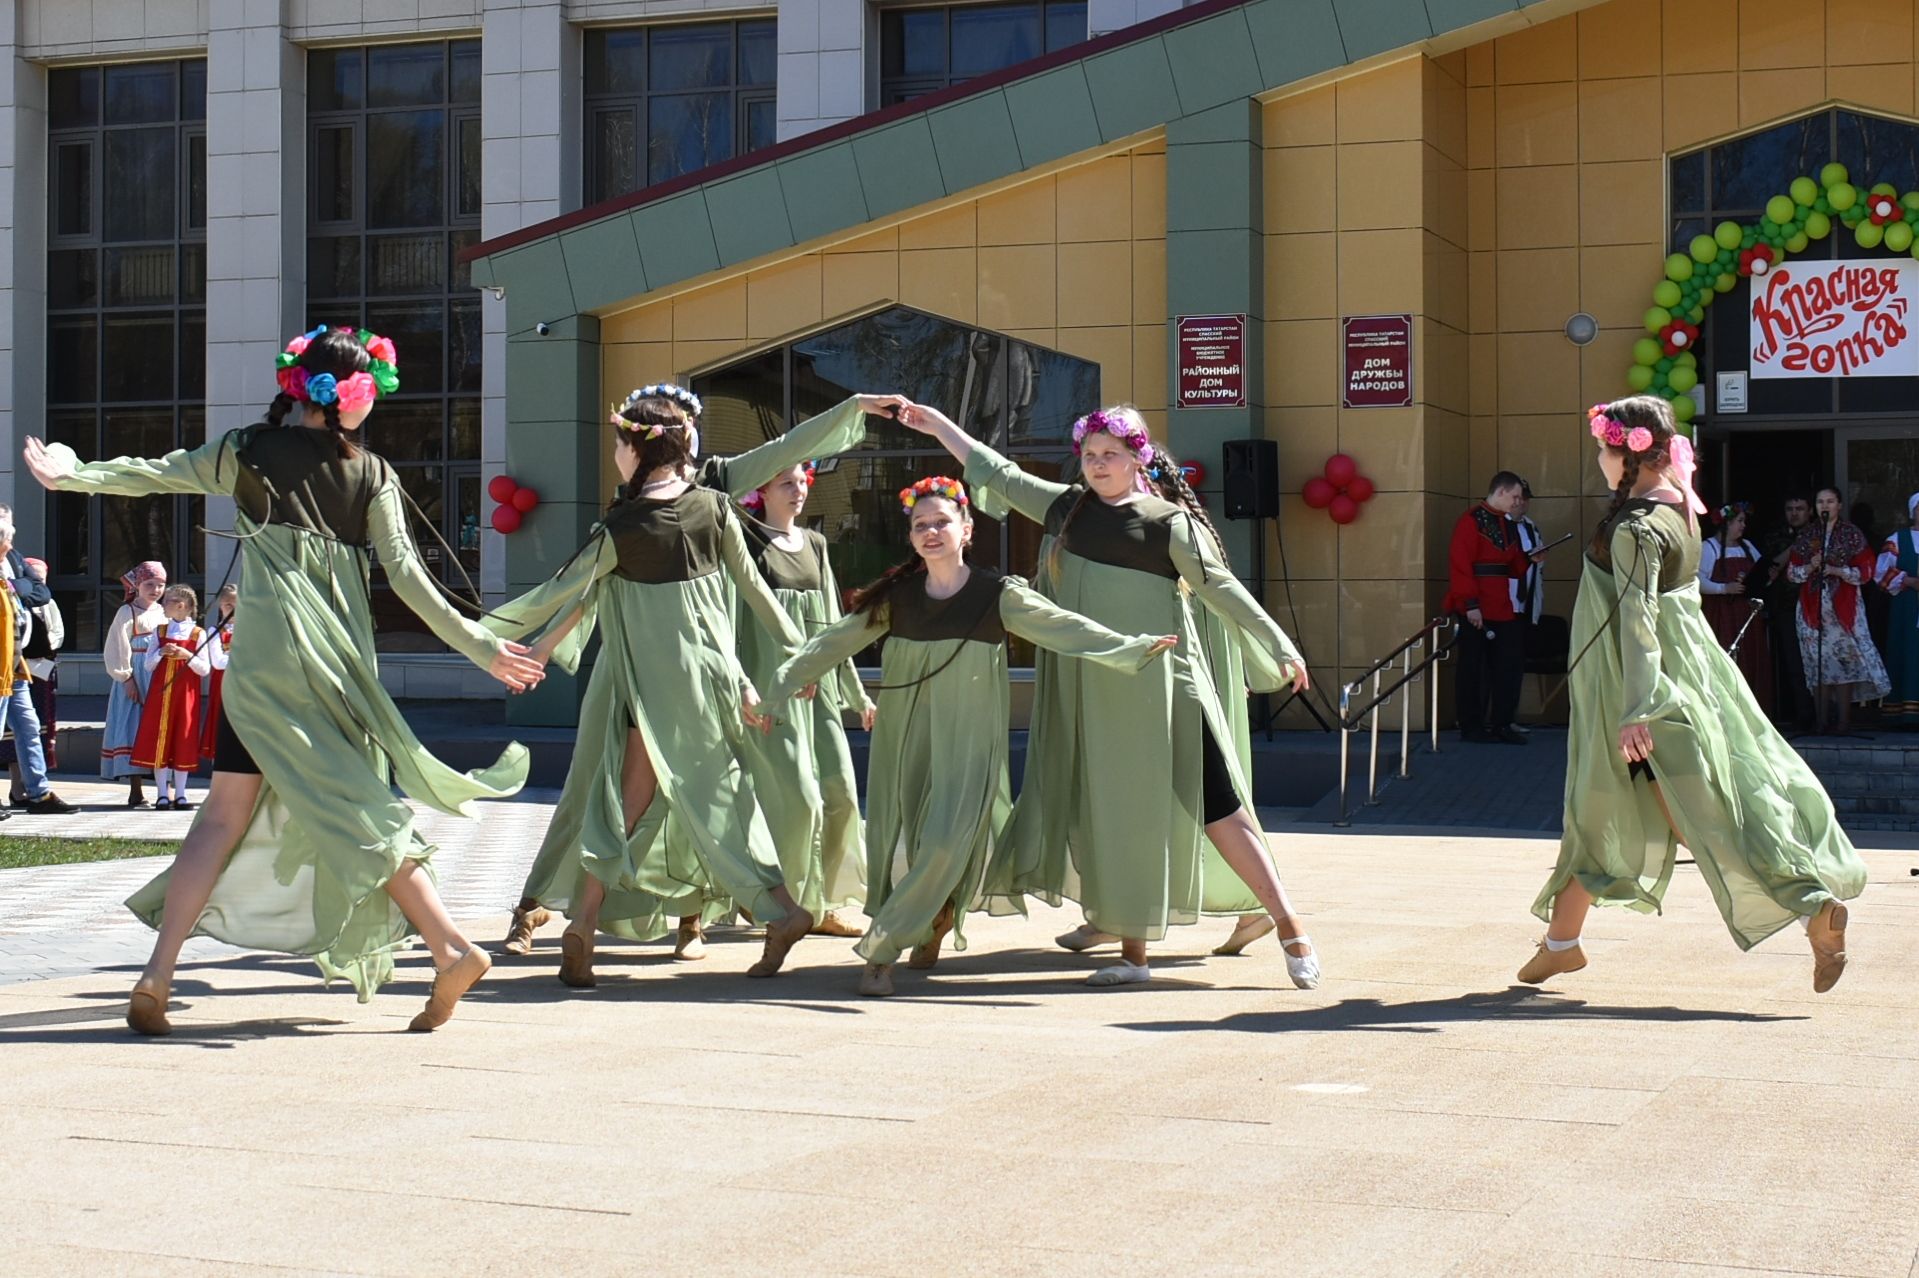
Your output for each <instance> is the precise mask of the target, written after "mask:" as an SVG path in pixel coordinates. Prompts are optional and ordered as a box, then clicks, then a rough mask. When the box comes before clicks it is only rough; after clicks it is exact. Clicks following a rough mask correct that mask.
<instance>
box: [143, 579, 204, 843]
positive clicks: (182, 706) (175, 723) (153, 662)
mask: <svg viewBox="0 0 1919 1278" xmlns="http://www.w3.org/2000/svg"><path fill="white" fill-rule="evenodd" d="M160 606H161V608H162V609H163V610H164V611H165V612H166V615H167V619H166V623H165V624H164V625H162V626H161V627H160V628H159V630H157V631H155V632H154V636H153V643H152V644H151V645H150V646H149V647H148V649H147V654H146V658H145V661H146V667H147V698H146V702H145V704H144V705H142V706H141V709H140V735H139V736H138V737H136V738H134V742H133V762H134V765H135V766H136V767H142V768H152V769H153V788H154V789H155V790H156V791H158V793H157V794H156V795H155V796H154V800H153V806H154V807H156V808H178V809H179V810H181V811H186V810H187V809H188V808H191V807H192V806H193V805H192V804H191V803H189V802H187V774H188V773H190V772H192V771H193V770H194V769H196V768H198V767H199V766H200V681H201V680H202V679H204V678H206V674H207V671H208V670H210V669H211V668H212V666H213V659H212V657H211V656H210V654H209V652H208V649H209V648H210V647H211V646H212V645H210V644H209V643H208V642H207V635H206V631H204V630H202V629H200V627H199V626H198V625H196V624H194V620H193V615H194V613H196V612H198V611H199V610H200V599H199V597H198V596H197V595H195V594H194V593H193V587H192V586H169V587H167V593H166V594H165V596H163V597H162V599H161V604H160ZM169 787H171V788H172V795H171V797H169V796H168V788H169Z"/></svg>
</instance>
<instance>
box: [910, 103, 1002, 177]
mask: <svg viewBox="0 0 1919 1278" xmlns="http://www.w3.org/2000/svg"><path fill="white" fill-rule="evenodd" d="M926 123H927V127H928V128H930V129H931V130H932V131H933V150H934V151H935V153H936V154H937V155H938V158H939V169H940V178H941V180H942V181H944V182H945V184H946V190H947V193H948V194H953V193H956V192H959V191H964V190H967V189H969V188H972V187H975V186H982V185H984V184H985V183H987V182H993V181H997V180H998V179H1000V178H1003V177H1009V176H1011V175H1012V174H1015V173H1018V172H1019V171H1020V170H1021V169H1022V168H1024V167H1025V165H1024V164H1022V163H1021V161H1020V150H1019V143H1018V141H1017V140H1016V139H1015V138H1014V136H1013V117H1012V113H1011V112H1010V111H1009V110H1008V109H1007V106H1006V99H1005V97H1004V96H1003V95H1001V94H998V93H987V94H983V95H981V96H980V97H977V98H968V99H967V100H966V101H964V102H956V103H954V104H953V105H952V106H949V107H941V108H940V109H939V110H937V111H929V112H927V115H926Z"/></svg>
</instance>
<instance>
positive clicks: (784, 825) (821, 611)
mask: <svg viewBox="0 0 1919 1278" xmlns="http://www.w3.org/2000/svg"><path fill="white" fill-rule="evenodd" d="M865 437H866V416H865V414H864V413H862V412H861V411H860V406H859V400H858V399H857V398H852V399H847V400H846V401H844V402H843V403H840V404H838V405H837V406H835V407H833V408H831V409H828V410H827V411H826V412H824V413H821V414H820V415H819V416H817V417H813V418H809V419H808V420H806V421H804V422H801V423H800V424H799V425H798V426H795V427H794V428H793V429H792V430H790V431H788V432H787V433H786V434H784V435H781V436H779V437H778V438H777V439H771V440H768V441H767V442H766V443H764V444H761V445H759V446H758V447H756V448H752V449H749V450H747V451H746V452H744V453H741V454H739V455H738V456H735V457H709V458H707V459H706V460H704V461H703V462H701V463H700V469H699V482H700V483H701V484H702V485H704V486H706V487H708V488H715V489H718V490H720V491H722V492H725V493H728V494H730V495H731V496H732V497H734V498H735V499H736V500H737V499H738V498H741V497H744V496H746V494H748V493H750V492H752V491H753V490H754V489H756V488H758V487H759V486H760V485H762V484H764V483H766V482H767V481H769V480H771V479H772V478H773V477H774V476H776V475H778V474H780V473H781V472H782V471H786V470H789V469H791V468H792V467H794V466H799V465H803V464H804V463H806V462H808V461H812V460H815V459H817V458H824V457H834V456H837V455H839V454H840V453H843V452H846V451H847V450H849V449H851V448H854V447H857V446H858V445H859V443H860V441H861V440H863V439H864V438H865ZM742 525H743V527H744V529H745V532H746V540H747V547H748V549H749V551H750V552H751V553H752V557H753V562H754V563H755V565H757V566H758V568H759V570H760V575H761V577H762V578H764V580H765V581H766V584H767V585H768V586H769V587H770V588H771V589H772V591H773V597H774V598H775V599H777V600H779V603H780V607H781V609H782V610H783V611H784V612H785V613H786V615H787V618H788V620H790V621H791V622H792V623H793V624H794V626H796V627H797V628H798V630H799V632H800V634H801V636H802V637H810V636H812V635H816V634H818V633H819V632H821V631H822V630H824V629H826V627H828V626H830V625H832V624H833V623H834V622H836V621H838V620H839V619H840V591H839V583H838V582H837V581H836V580H835V579H834V576H833V566H832V564H831V562H830V561H829V559H828V557H827V554H826V539H825V538H823V537H821V536H820V534H818V533H817V532H813V531H811V530H804V531H803V532H802V539H803V544H802V546H801V548H800V549H798V550H794V551H789V550H786V549H783V548H782V547H780V546H777V545H775V544H774V543H773V541H772V539H771V537H770V536H769V530H768V529H767V528H765V526H764V525H761V524H759V523H758V522H757V521H755V520H754V519H753V518H752V516H751V515H750V513H749V514H747V515H745V516H744V518H743V520H742ZM734 617H735V628H736V630H737V633H738V635H739V645H740V647H739V656H740V664H741V665H742V666H743V667H744V668H745V670H746V675H747V678H749V679H750V680H752V681H753V683H754V685H755V686H756V687H760V688H765V687H767V686H769V685H770V684H771V683H772V682H773V677H774V675H775V674H777V673H778V671H779V668H780V663H781V662H782V661H783V660H785V658H786V656H787V655H788V650H787V649H786V648H785V647H784V646H783V643H782V641H781V637H780V636H777V635H775V634H774V632H773V631H771V630H769V629H768V628H767V627H766V625H765V624H764V623H763V622H761V621H760V619H759V618H758V617H757V616H755V615H753V614H752V610H751V609H748V608H745V607H738V606H736V608H735V610H734ZM802 704H803V705H804V706H805V710H804V711H801V710H799V709H797V708H796V709H795V711H794V713H792V714H790V715H786V716H782V718H781V721H780V722H779V723H778V724H777V725H776V726H775V727H774V728H773V730H772V731H771V732H770V733H766V734H764V735H762V734H759V733H751V732H749V733H747V734H746V740H745V752H746V766H747V769H748V771H750V772H751V773H752V776H753V789H754V792H755V794H756V795H757V796H758V798H759V804H760V810H761V812H762V814H764V816H765V817H766V823H767V826H768V828H769V829H770V830H771V831H772V834H773V843H774V846H775V847H777V848H778V849H779V853H780V868H781V869H782V870H783V871H784V872H785V874H786V885H787V887H788V888H789V889H791V891H792V893H793V897H794V899H795V900H797V901H798V902H799V903H800V905H801V906H802V907H804V908H805V909H806V910H807V911H808V912H809V913H811V914H812V915H813V917H814V918H815V919H818V918H820V917H822V916H823V915H824V913H825V912H826V911H829V910H839V909H845V908H848V907H850V906H853V905H857V904H859V903H860V902H861V901H862V900H864V899H865V891H866V888H865V882H866V880H865V860H864V857H863V856H862V854H861V851H860V846H861V841H862V839H863V833H862V830H861V823H860V800H859V789H858V784H857V782H856V780H855V773H854V771H853V752H852V749H851V747H850V746H849V745H848V744H847V740H846V728H845V725H844V722H843V720H842V717H841V716H842V714H843V713H844V712H845V711H846V710H847V709H849V708H851V709H854V710H862V709H864V708H866V707H867V706H869V705H871V704H872V702H871V701H870V699H869V698H868V697H867V695H866V692H865V690H864V689H863V688H861V686H860V678H859V672H858V671H856V670H855V669H854V668H853V665H852V663H851V662H847V663H845V664H844V665H842V666H841V667H840V668H839V669H838V670H836V671H834V672H832V674H831V675H830V676H829V677H828V678H827V679H826V681H825V682H823V683H821V685H820V691H819V695H818V696H817V697H815V698H814V699H813V700H812V701H810V702H806V703H802ZM754 917H755V918H758V917H759V915H757V914H756V915H754Z"/></svg>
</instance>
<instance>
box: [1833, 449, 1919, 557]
mask: <svg viewBox="0 0 1919 1278" xmlns="http://www.w3.org/2000/svg"><path fill="white" fill-rule="evenodd" d="M1837 433H1838V440H1837V443H1838V447H1837V448H1836V449H1835V450H1834V451H1835V452H1836V453H1837V454H1838V462H1839V475H1838V483H1839V491H1840V492H1841V493H1843V494H1845V499H1846V512H1847V517H1848V518H1849V519H1851V520H1852V522H1853V523H1855V524H1857V525H1859V527H1860V528H1862V529H1863V530H1864V531H1865V532H1866V535H1867V536H1868V537H1869V538H1870V539H1871V540H1872V541H1873V542H1874V543H1875V544H1876V543H1877V542H1879V541H1881V540H1883V539H1884V538H1886V537H1887V536H1889V535H1890V534H1891V533H1892V532H1893V531H1894V530H1895V529H1899V528H1904V527H1906V526H1907V515H1906V500H1907V498H1909V497H1910V496H1911V495H1912V494H1913V493H1915V492H1919V419H1916V420H1914V421H1912V422H1909V423H1906V424H1904V425H1888V426H1854V427H1844V428H1841V429H1840V430H1839V431H1838V432H1837Z"/></svg>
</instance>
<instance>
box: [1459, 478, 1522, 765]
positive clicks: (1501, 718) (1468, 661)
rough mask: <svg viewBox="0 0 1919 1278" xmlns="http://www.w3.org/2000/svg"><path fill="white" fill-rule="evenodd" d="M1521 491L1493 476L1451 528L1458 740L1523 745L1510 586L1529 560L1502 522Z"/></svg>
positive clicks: (1516, 482) (1518, 640)
mask: <svg viewBox="0 0 1919 1278" xmlns="http://www.w3.org/2000/svg"><path fill="white" fill-rule="evenodd" d="M1524 487H1525V483H1524V481H1523V480H1521V479H1520V478H1519V476H1517V475H1515V474H1513V473H1512V472H1511V471H1509V470H1502V471H1500V472H1499V473H1498V474H1497V475H1494V476H1493V479H1492V483H1490V484H1488V485H1487V487H1486V500H1484V501H1482V502H1480V503H1479V504H1478V505H1476V506H1474V507H1473V508H1472V509H1471V510H1469V511H1467V512H1466V513H1465V514H1463V515H1461V516H1460V517H1459V522H1458V523H1457V524H1455V525H1454V526H1453V540H1452V546H1451V549H1450V551H1449V553H1448V555H1447V571H1448V586H1449V589H1448V590H1447V592H1446V604H1445V608H1446V611H1447V612H1450V613H1454V614H1457V615H1458V616H1459V617H1460V618H1461V619H1462V620H1463V621H1464V622H1465V624H1464V625H1462V626H1461V627H1460V628H1459V644H1458V648H1457V669H1456V670H1455V671H1454V672H1453V691H1454V694H1455V705H1456V707H1457V718H1458V720H1459V735H1460V737H1461V738H1462V739H1464V740H1466V741H1497V742H1501V743H1504V744H1506V745H1525V744H1526V738H1525V736H1524V735H1523V734H1522V733H1519V732H1516V731H1514V730H1513V715H1514V714H1515V713H1517V712H1518V710H1519V688H1520V684H1521V683H1522V682H1523V680H1524V679H1525V674H1526V628H1525V627H1524V626H1523V625H1521V624H1520V623H1519V621H1518V619H1517V617H1516V616H1515V614H1514V612H1513V594H1512V582H1514V581H1515V580H1524V578H1525V576H1526V568H1527V566H1528V564H1529V562H1530V559H1529V557H1528V556H1527V554H1526V552H1525V550H1524V549H1522V548H1521V545H1520V540H1519V531H1518V529H1517V528H1515V527H1514V526H1513V522H1512V520H1511V519H1510V518H1508V517H1507V516H1508V512H1510V511H1511V510H1512V505H1513V499H1514V498H1515V497H1517V496H1518V495H1519V494H1520V492H1521V491H1522V490H1523V489H1524ZM1540 557H1542V558H1543V557H1544V552H1543V551H1542V552H1540Z"/></svg>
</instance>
